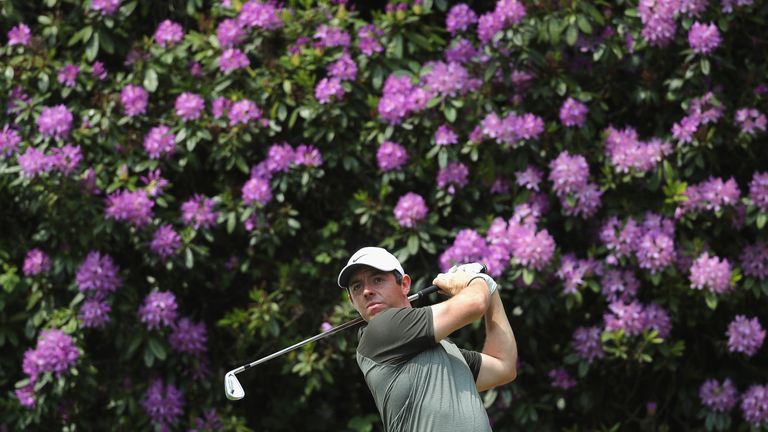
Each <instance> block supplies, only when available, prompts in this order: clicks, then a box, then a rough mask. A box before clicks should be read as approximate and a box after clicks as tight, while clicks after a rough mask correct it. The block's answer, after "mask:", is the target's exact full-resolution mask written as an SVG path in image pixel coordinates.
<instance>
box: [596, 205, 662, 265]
mask: <svg viewBox="0 0 768 432" xmlns="http://www.w3.org/2000/svg"><path fill="white" fill-rule="evenodd" d="M674 239H675V225H674V222H673V221H671V220H668V219H664V218H662V217H660V216H658V215H656V214H653V213H647V214H646V215H645V220H644V221H643V223H642V224H641V225H638V224H637V222H636V221H635V220H633V219H629V220H628V221H627V222H626V223H625V224H623V226H622V223H621V222H619V220H618V219H616V218H615V217H611V218H609V219H608V220H607V221H606V223H605V224H604V225H603V228H602V229H601V230H600V240H601V241H602V242H603V244H604V245H605V246H606V248H607V249H608V251H609V255H608V257H606V262H607V263H609V264H615V263H616V262H617V261H618V259H620V258H623V257H628V256H630V255H631V254H632V253H634V254H635V256H636V257H637V260H638V264H639V265H640V268H644V269H648V270H650V271H651V272H652V273H657V272H659V271H660V270H661V269H663V268H664V267H666V266H667V265H669V264H671V263H672V262H673V261H674V260H675V257H676V255H675V240H674Z"/></svg>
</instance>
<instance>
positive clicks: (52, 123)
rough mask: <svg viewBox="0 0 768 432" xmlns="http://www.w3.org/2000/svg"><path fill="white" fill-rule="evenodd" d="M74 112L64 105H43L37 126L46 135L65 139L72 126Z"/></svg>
mask: <svg viewBox="0 0 768 432" xmlns="http://www.w3.org/2000/svg"><path fill="white" fill-rule="evenodd" d="M72 119H73V117H72V112H71V111H70V110H68V109H67V107H66V106H64V105H56V106H53V107H43V111H42V112H40V116H39V117H38V118H37V128H38V130H39V131H40V133H41V134H42V135H43V136H45V137H54V138H56V139H64V138H67V136H68V135H69V131H70V129H71V128H72Z"/></svg>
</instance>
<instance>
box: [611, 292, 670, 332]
mask: <svg viewBox="0 0 768 432" xmlns="http://www.w3.org/2000/svg"><path fill="white" fill-rule="evenodd" d="M608 309H609V312H606V313H605V315H603V320H604V322H605V329H606V330H608V331H618V330H623V331H624V334H625V335H627V336H636V335H639V334H640V333H642V332H644V331H646V330H656V331H657V332H658V334H659V336H660V337H661V338H666V337H667V336H669V334H670V332H671V331H672V323H671V320H670V317H669V313H668V312H667V311H666V310H665V309H663V308H662V307H661V306H658V305H656V304H650V305H645V306H644V305H642V304H641V303H639V302H638V301H635V300H633V301H631V302H628V303H625V302H623V301H615V302H611V303H610V304H609V305H608Z"/></svg>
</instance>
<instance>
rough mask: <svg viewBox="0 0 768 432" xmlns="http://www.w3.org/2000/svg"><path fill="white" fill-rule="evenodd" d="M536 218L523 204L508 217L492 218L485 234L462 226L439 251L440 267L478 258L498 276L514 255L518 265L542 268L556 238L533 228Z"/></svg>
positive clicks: (443, 268) (443, 267) (532, 211)
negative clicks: (449, 242)
mask: <svg viewBox="0 0 768 432" xmlns="http://www.w3.org/2000/svg"><path fill="white" fill-rule="evenodd" d="M538 219H539V214H538V212H537V211H536V210H535V209H534V208H531V207H530V206H528V205H527V204H522V205H519V206H517V208H515V213H514V214H513V215H512V217H511V218H510V219H509V220H508V221H505V220H504V219H502V218H496V219H494V221H493V223H492V224H491V226H490V227H489V228H488V232H487V233H486V237H485V238H482V237H480V235H479V234H478V233H477V232H475V231H473V230H469V229H465V230H462V231H460V232H459V233H458V235H457V236H456V238H455V240H454V243H453V245H452V246H451V247H449V248H448V249H446V250H445V251H444V252H443V253H442V254H441V256H440V268H441V269H442V271H446V270H448V268H450V267H451V266H452V265H454V264H457V263H462V262H470V261H478V260H479V261H482V262H484V263H486V265H487V266H488V273H489V274H490V275H492V276H494V277H498V276H500V275H501V274H502V273H503V272H504V270H505V269H506V268H507V266H508V265H509V263H510V258H514V260H515V263H516V264H518V265H520V266H523V267H526V268H531V269H534V270H541V269H542V268H544V267H545V266H546V265H547V264H549V262H550V261H551V260H552V257H553V255H554V251H555V241H554V239H553V238H552V236H551V235H550V234H549V233H548V232H547V231H546V230H540V231H537V230H536V223H537V222H538Z"/></svg>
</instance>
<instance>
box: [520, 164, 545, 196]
mask: <svg viewBox="0 0 768 432" xmlns="http://www.w3.org/2000/svg"><path fill="white" fill-rule="evenodd" d="M543 176H544V173H542V172H541V170H539V169H538V168H536V167H535V166H529V167H528V168H526V169H525V170H523V171H517V172H516V173H515V183H516V184H517V185H518V186H521V187H524V188H526V189H528V190H532V191H537V192H538V191H539V184H540V183H541V180H542V178H543Z"/></svg>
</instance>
